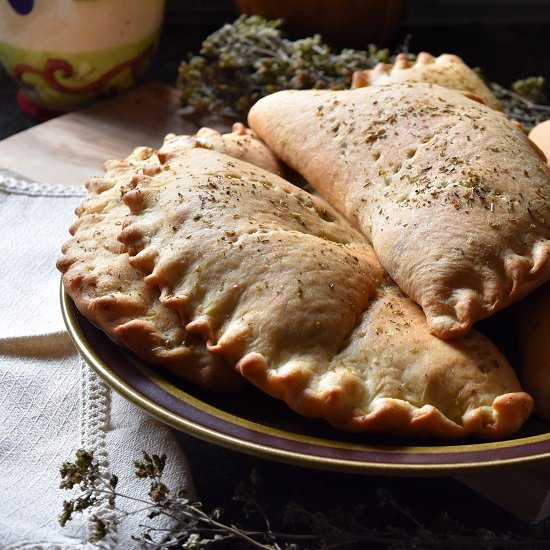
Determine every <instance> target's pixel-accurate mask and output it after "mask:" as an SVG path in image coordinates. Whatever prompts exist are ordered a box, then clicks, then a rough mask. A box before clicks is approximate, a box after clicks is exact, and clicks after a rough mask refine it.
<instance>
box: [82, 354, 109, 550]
mask: <svg viewBox="0 0 550 550" xmlns="http://www.w3.org/2000/svg"><path fill="white" fill-rule="evenodd" d="M80 380H81V400H80V437H81V445H82V448H83V449H86V450H93V451H94V457H95V458H96V460H97V461H98V464H99V468H100V471H101V473H102V477H103V478H104V479H107V472H108V470H109V456H108V452H107V441H106V435H105V434H106V432H107V429H108V423H109V411H110V399H109V388H108V386H107V384H105V382H103V381H102V380H101V378H100V377H99V376H98V375H97V374H96V373H95V372H93V371H92V369H91V368H90V367H88V365H87V364H86V363H85V362H84V361H82V360H81V361H80ZM93 513H94V515H96V516H98V517H99V518H101V519H104V520H105V521H106V522H108V523H109V524H111V525H114V526H116V525H117V520H116V513H115V512H114V510H113V508H112V507H111V506H109V505H108V504H107V503H105V504H102V505H101V506H95V507H94V511H93ZM115 529H116V527H115ZM91 534H92V533H91V527H90V531H89V533H88V536H91ZM102 543H103V544H105V545H106V547H107V548H110V547H113V548H114V547H116V545H117V544H118V537H117V534H116V532H113V533H110V534H109V535H107V536H106V537H105V538H104V539H103V540H102Z"/></svg>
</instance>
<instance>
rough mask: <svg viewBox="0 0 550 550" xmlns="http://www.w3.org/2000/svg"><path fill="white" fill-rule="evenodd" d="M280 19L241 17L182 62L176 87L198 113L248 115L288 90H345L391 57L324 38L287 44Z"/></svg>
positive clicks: (225, 26) (318, 37) (220, 30)
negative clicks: (357, 74) (339, 46)
mask: <svg viewBox="0 0 550 550" xmlns="http://www.w3.org/2000/svg"><path fill="white" fill-rule="evenodd" d="M282 24H283V21H282V20H281V19H276V20H268V19H265V18H263V17H261V16H258V15H252V16H245V15H241V16H240V17H239V18H238V19H237V20H236V21H235V22H233V23H227V24H225V25H224V26H223V27H221V28H220V29H219V30H217V31H215V32H214V33H213V34H211V35H210V36H208V37H207V38H206V40H204V42H203V43H202V47H201V50H200V52H199V55H195V56H192V57H190V58H189V59H187V60H185V61H183V62H182V63H181V64H180V67H179V74H178V80H177V87H178V88H179V89H180V90H181V92H182V105H183V106H184V107H185V106H189V107H192V108H193V109H194V110H195V111H197V112H207V111H208V112H216V111H217V112H220V111H221V112H223V111H230V112H233V113H237V114H241V115H242V114H246V113H247V112H248V110H249V109H250V107H251V106H252V105H253V104H254V103H255V102H256V101H257V100H258V99H260V98H261V97H263V96H265V95H267V94H270V93H273V92H276V91H278V90H284V89H296V90H303V89H310V88H326V89H343V88H346V87H349V85H350V84H351V76H352V73H353V71H354V70H358V69H367V68H370V67H374V65H376V64H377V63H378V62H380V61H384V62H385V61H388V60H389V52H388V51H387V50H385V49H379V48H377V47H376V46H374V45H370V46H369V47H368V49H367V50H364V51H362V50H353V49H343V50H342V51H340V52H333V51H332V49H331V48H330V46H328V45H327V44H326V43H325V42H323V39H322V38H321V36H320V35H318V34H316V35H314V36H311V37H307V38H303V39H300V40H295V41H292V40H289V39H288V38H286V37H285V36H284V34H283V32H282V30H281V26H282Z"/></svg>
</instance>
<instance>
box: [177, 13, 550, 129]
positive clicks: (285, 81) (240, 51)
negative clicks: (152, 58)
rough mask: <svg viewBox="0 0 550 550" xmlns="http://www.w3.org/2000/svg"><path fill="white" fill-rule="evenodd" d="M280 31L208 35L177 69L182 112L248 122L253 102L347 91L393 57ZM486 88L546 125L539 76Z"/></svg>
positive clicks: (258, 25) (237, 28) (269, 27)
mask: <svg viewBox="0 0 550 550" xmlns="http://www.w3.org/2000/svg"><path fill="white" fill-rule="evenodd" d="M282 25H283V21H282V20H281V19H277V20H269V19H265V18H263V17H260V16H257V15H253V16H245V15H242V16H240V17H239V18H238V19H237V20H236V21H234V22H233V23H227V24H225V25H223V27H221V28H220V29H219V30H217V31H215V32H214V33H212V34H211V35H210V36H208V37H207V38H206V39H205V40H204V42H203V43H202V47H201V50H200V52H199V54H198V55H194V56H189V58H188V59H186V60H184V61H182V63H181V64H180V66H179V72H178V78H177V83H176V86H177V87H178V88H179V89H180V90H181V92H182V96H181V98H182V99H181V102H182V106H183V107H189V108H191V109H193V110H194V111H195V112H197V113H205V112H217V113H228V114H233V115H235V114H236V115H246V113H247V112H248V110H249V109H250V107H251V106H252V105H253V104H254V103H255V102H256V101H257V100H258V99H260V98H261V97H263V96H265V95H268V94H270V93H273V92H276V91H279V90H284V89H297V90H303V89H311V88H314V89H315V88H326V89H333V90H341V89H346V88H349V86H350V84H351V77H352V74H353V71H355V70H364V69H371V68H373V67H374V66H375V65H376V64H377V63H379V62H384V63H387V62H392V61H393V59H394V57H395V55H396V54H397V53H398V52H397V51H396V52H395V53H393V54H390V52H389V51H388V50H387V49H379V48H378V47H377V46H376V45H374V44H370V45H368V47H367V49H366V50H354V49H343V50H342V51H340V52H333V51H332V50H331V48H330V47H329V46H328V45H327V44H326V43H324V42H323V39H322V38H321V36H320V35H317V34H316V35H314V36H311V37H307V38H303V39H300V40H295V41H292V40H289V39H287V38H286V37H285V36H284V34H283V32H282V30H281V27H282ZM410 40H411V37H410V36H407V37H406V38H405V41H404V43H403V44H402V46H401V47H400V48H398V51H399V52H402V53H407V55H408V57H409V59H411V60H414V58H415V54H414V53H411V52H409V44H410ZM487 84H488V85H489V87H490V88H491V89H492V91H493V93H494V94H495V95H496V96H497V97H498V98H499V99H500V100H501V101H502V103H503V106H504V110H505V112H506V113H507V114H508V115H509V116H510V117H511V118H513V119H514V120H517V121H519V122H521V123H522V124H523V126H524V127H525V128H526V129H530V128H532V127H533V126H535V125H536V124H537V123H539V122H541V121H542V120H545V119H547V118H550V106H548V105H546V98H544V95H543V87H544V79H543V78H542V77H540V76H535V77H529V78H525V79H522V80H518V81H516V82H514V83H512V84H511V87H510V89H508V88H506V87H504V86H502V85H500V84H497V83H495V82H491V81H489V82H487Z"/></svg>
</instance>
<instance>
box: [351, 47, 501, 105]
mask: <svg viewBox="0 0 550 550" xmlns="http://www.w3.org/2000/svg"><path fill="white" fill-rule="evenodd" d="M391 82H431V83H432V84H438V85H439V86H443V87H444V88H452V89H455V90H461V91H464V92H468V93H470V94H472V95H473V96H475V97H476V98H479V100H481V101H482V102H483V103H485V104H486V105H488V106H489V107H492V108H493V109H500V108H501V104H500V101H499V100H498V99H497V98H496V97H495V95H494V94H493V92H491V90H490V89H489V88H488V87H487V85H486V84H485V82H483V80H482V79H481V77H480V76H479V75H478V74H477V73H476V72H475V71H474V70H473V69H471V68H470V67H468V65H466V63H464V61H463V60H462V59H461V58H460V57H458V56H457V55H453V54H449V53H444V54H441V55H439V56H438V57H434V56H433V55H431V54H429V53H428V52H420V53H419V54H418V56H417V57H416V60H414V61H411V60H410V59H409V58H408V57H407V55H406V54H404V53H400V54H398V55H397V56H396V58H395V62H394V63H379V64H378V65H376V67H374V68H373V69H367V70H365V71H355V72H354V73H353V78H352V83H351V87H352V88H362V87H363V86H376V85H380V84H389V83H391Z"/></svg>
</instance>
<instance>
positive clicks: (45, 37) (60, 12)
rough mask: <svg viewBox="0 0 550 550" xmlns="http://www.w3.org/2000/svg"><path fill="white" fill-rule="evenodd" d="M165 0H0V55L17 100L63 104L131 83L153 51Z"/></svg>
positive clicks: (25, 104)
mask: <svg viewBox="0 0 550 550" xmlns="http://www.w3.org/2000/svg"><path fill="white" fill-rule="evenodd" d="M163 9H164V0H49V1H47V2H44V1H40V0H0V62H1V63H2V65H3V66H4V68H5V69H6V71H7V72H8V73H9V74H10V75H12V76H13V78H15V79H16V80H17V82H18V83H19V84H20V91H19V94H18V102H19V105H20V106H21V107H22V108H23V109H24V110H26V111H31V110H33V107H34V108H35V110H36V108H38V109H42V110H49V111H51V112H56V111H57V112H62V111H68V110H72V109H75V108H77V107H80V106H82V105H85V104H87V103H90V102H91V101H93V100H95V99H97V98H99V97H104V96H107V95H111V94H113V93H116V92H118V91H120V90H123V89H126V88H128V87H130V86H132V85H133V84H134V83H135V82H136V79H137V78H138V77H139V76H140V75H141V74H142V73H143V72H144V70H145V69H146V67H147V65H148V63H149V61H150V60H151V57H152V55H153V52H154V49H155V46H156V43H157V40H158V36H159V32H160V28H161V24H162V17H163Z"/></svg>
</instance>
